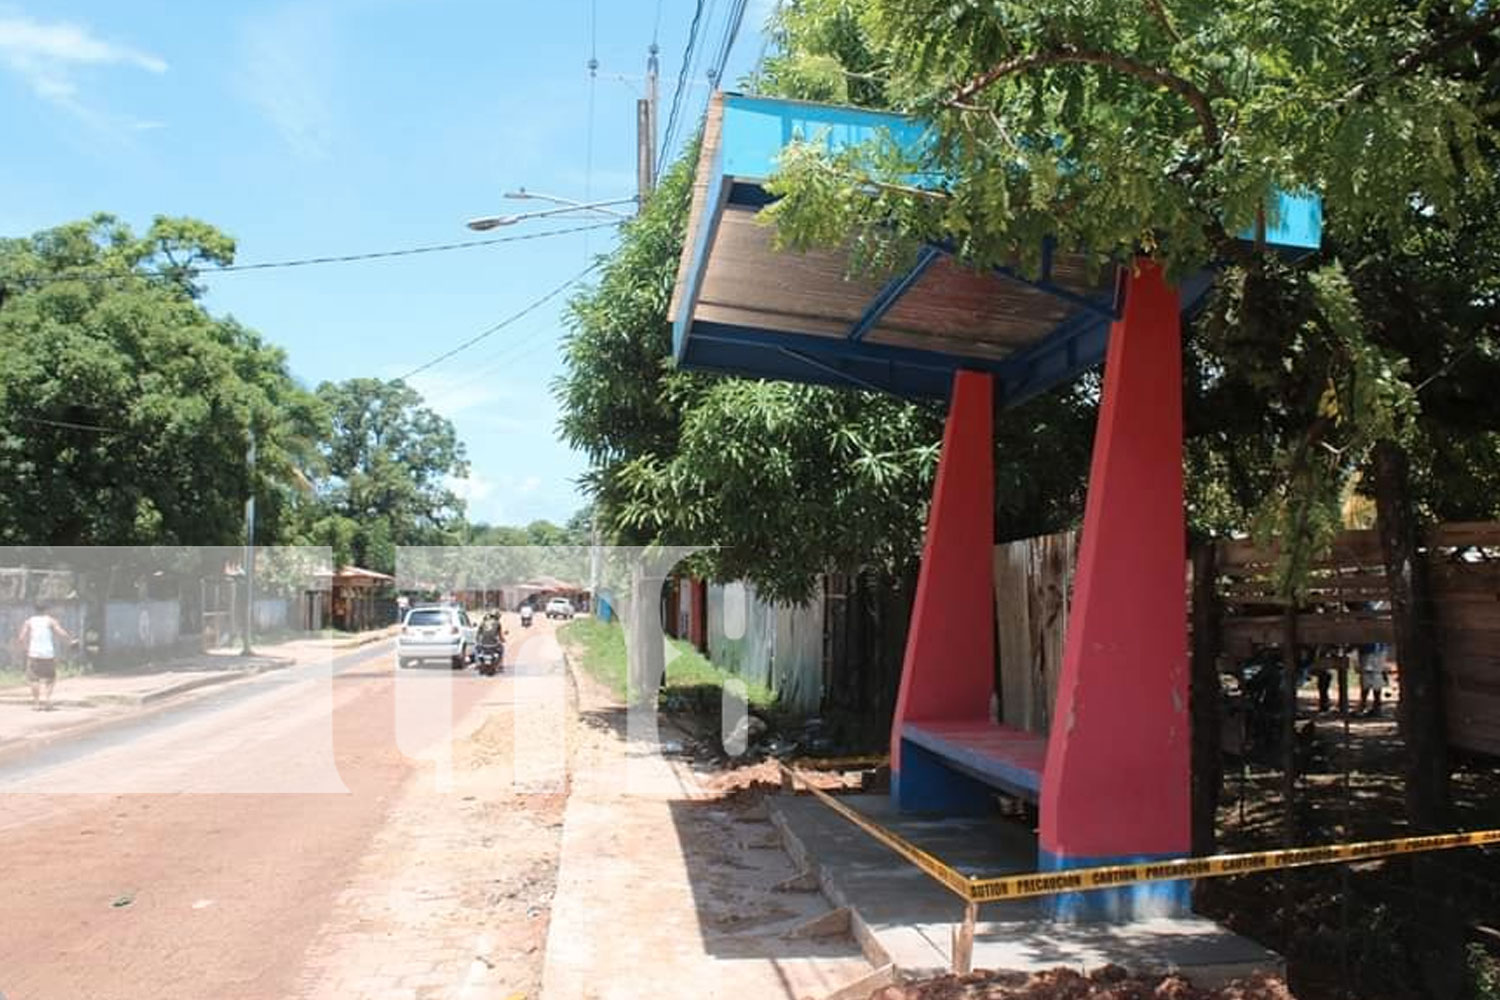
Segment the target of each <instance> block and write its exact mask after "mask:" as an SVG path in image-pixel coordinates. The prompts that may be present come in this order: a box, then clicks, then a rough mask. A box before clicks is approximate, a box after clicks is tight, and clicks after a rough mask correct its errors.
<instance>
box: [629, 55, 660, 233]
mask: <svg viewBox="0 0 1500 1000" xmlns="http://www.w3.org/2000/svg"><path fill="white" fill-rule="evenodd" d="M650 51H651V54H650V56H649V57H648V58H647V60H646V96H645V97H644V98H643V99H641V100H638V101H636V102H635V132H636V158H635V164H636V194H637V195H639V197H640V203H641V205H642V206H644V205H645V204H646V198H647V197H648V196H649V195H650V194H651V191H652V190H653V189H654V188H655V187H656V166H657V165H656V101H657V95H658V92H659V87H658V86H657V84H658V78H659V72H658V71H659V69H660V66H659V63H658V61H657V58H656V53H657V47H656V43H655V42H653V43H651V50H650Z"/></svg>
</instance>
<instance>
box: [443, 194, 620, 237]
mask: <svg viewBox="0 0 1500 1000" xmlns="http://www.w3.org/2000/svg"><path fill="white" fill-rule="evenodd" d="M636 201H637V199H636V198H634V197H631V198H614V199H611V200H609V201H594V202H589V203H587V204H584V203H583V202H573V203H565V204H564V205H563V206H562V207H560V208H544V209H542V210H541V211H538V212H522V213H520V214H518V215H488V216H484V217H482V218H478V219H471V220H469V222H468V226H469V228H470V229H474V230H479V231H481V232H482V231H484V230H486V229H494V228H496V227H497V226H511V225H514V224H516V223H517V222H523V221H525V220H526V219H544V218H547V217H548V216H553V215H567V214H569V213H572V212H597V213H599V214H600V215H608V216H612V217H614V218H616V219H629V218H630V216H629V215H627V214H626V213H624V212H614V211H610V209H609V206H611V205H633V204H635V203H636Z"/></svg>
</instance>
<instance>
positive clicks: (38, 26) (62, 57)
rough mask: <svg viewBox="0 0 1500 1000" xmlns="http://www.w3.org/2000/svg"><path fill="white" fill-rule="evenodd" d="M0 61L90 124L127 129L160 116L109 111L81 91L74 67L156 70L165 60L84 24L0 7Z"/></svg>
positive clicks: (39, 92) (43, 96)
mask: <svg viewBox="0 0 1500 1000" xmlns="http://www.w3.org/2000/svg"><path fill="white" fill-rule="evenodd" d="M0 66H3V67H4V68H5V69H6V70H7V71H9V72H11V73H14V74H15V75H16V76H18V77H20V78H21V79H22V80H24V81H25V82H26V85H27V86H29V87H30V88H31V91H32V93H34V94H35V95H36V96H37V97H39V98H41V99H42V100H44V101H47V102H48V103H50V104H53V105H56V106H57V107H60V108H63V109H64V110H66V111H69V112H71V113H72V114H73V115H75V116H76V117H78V118H79V119H82V120H83V121H85V122H87V123H88V124H90V125H94V126H98V127H105V128H107V127H110V126H116V127H124V128H127V129H131V130H139V129H142V128H156V127H160V123H159V122H147V121H140V120H138V119H134V118H130V117H122V116H118V115H111V114H108V113H106V112H103V111H101V110H99V109H98V108H96V107H94V106H93V105H92V104H91V103H89V102H88V101H87V100H86V99H85V98H84V97H83V95H82V88H81V86H80V84H79V80H78V70H79V69H81V68H83V67H103V66H123V67H126V68H129V69H133V70H143V71H145V72H147V73H154V74H158V75H159V74H162V73H165V72H166V71H167V62H166V60H165V59H162V58H161V57H160V56H156V55H153V54H151V53H149V52H145V51H142V50H140V49H136V48H132V47H130V46H128V45H122V44H120V43H118V42H111V41H108V40H106V39H103V38H100V37H98V36H97V35H95V34H94V33H93V32H92V31H90V30H89V29H88V28H87V27H85V26H83V25H79V24H72V23H69V22H66V21H52V22H43V21H38V20H35V19H34V18H29V17H26V16H24V15H21V14H13V13H4V12H0Z"/></svg>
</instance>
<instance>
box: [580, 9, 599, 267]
mask: <svg viewBox="0 0 1500 1000" xmlns="http://www.w3.org/2000/svg"><path fill="white" fill-rule="evenodd" d="M588 67H589V107H588V121H587V122H586V123H585V125H584V134H585V136H586V138H585V139H584V153H583V200H584V202H585V203H588V202H591V201H593V200H594V190H593V189H594V97H595V91H597V90H598V83H599V0H589V62H588ZM583 256H584V259H585V260H587V259H588V256H589V238H588V237H587V236H585V237H584V238H583Z"/></svg>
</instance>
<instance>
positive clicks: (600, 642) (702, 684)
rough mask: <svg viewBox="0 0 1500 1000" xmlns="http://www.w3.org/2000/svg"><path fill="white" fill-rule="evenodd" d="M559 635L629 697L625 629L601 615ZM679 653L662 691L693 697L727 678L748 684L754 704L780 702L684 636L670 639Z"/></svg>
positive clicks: (585, 665)
mask: <svg viewBox="0 0 1500 1000" xmlns="http://www.w3.org/2000/svg"><path fill="white" fill-rule="evenodd" d="M557 635H558V638H559V639H561V640H562V641H564V642H566V643H568V644H570V645H572V646H574V647H576V648H577V649H578V650H579V651H580V654H581V656H580V659H581V665H582V666H583V669H585V670H587V671H588V672H589V674H590V675H592V676H593V677H594V678H595V679H596V680H598V681H601V682H602V683H604V684H606V685H608V686H609V689H610V690H611V691H613V692H614V693H615V694H616V695H618V696H619V697H621V698H625V697H626V691H625V684H626V677H627V675H626V669H625V629H624V627H623V626H621V625H619V624H616V623H614V622H601V621H599V620H598V619H597V618H575V619H573V621H571V622H569V623H568V624H566V625H564V626H562V627H561V628H560V629H558V630H557ZM667 641H668V642H669V643H671V644H672V646H673V647H674V648H675V649H676V650H677V652H678V654H679V655H678V656H677V657H675V658H674V659H673V660H672V662H671V663H669V664H667V671H666V677H665V678H664V679H663V681H662V693H663V694H665V695H668V696H670V695H672V694H673V693H680V694H683V695H686V696H689V697H692V696H695V695H697V696H700V697H701V692H702V690H703V689H704V688H715V689H719V690H722V689H723V687H724V684H725V683H726V682H727V681H730V680H735V681H739V682H740V683H742V684H744V685H745V688H746V697H747V698H748V699H749V702H750V707H751V708H754V709H758V710H760V711H769V710H770V709H771V708H772V707H773V705H774V704H775V701H776V696H775V695H774V694H772V692H771V689H770V688H768V687H766V686H765V685H763V684H751V683H749V682H747V681H745V680H744V679H743V678H740V677H737V676H736V675H735V674H732V673H730V672H729V671H728V670H724V669H722V668H720V667H716V666H714V664H712V663H710V662H709V661H708V659H707V658H705V657H704V656H703V654H702V653H700V652H698V651H697V650H696V649H694V648H693V646H692V644H691V643H689V642H687V641H686V640H684V639H668V640H667Z"/></svg>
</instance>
